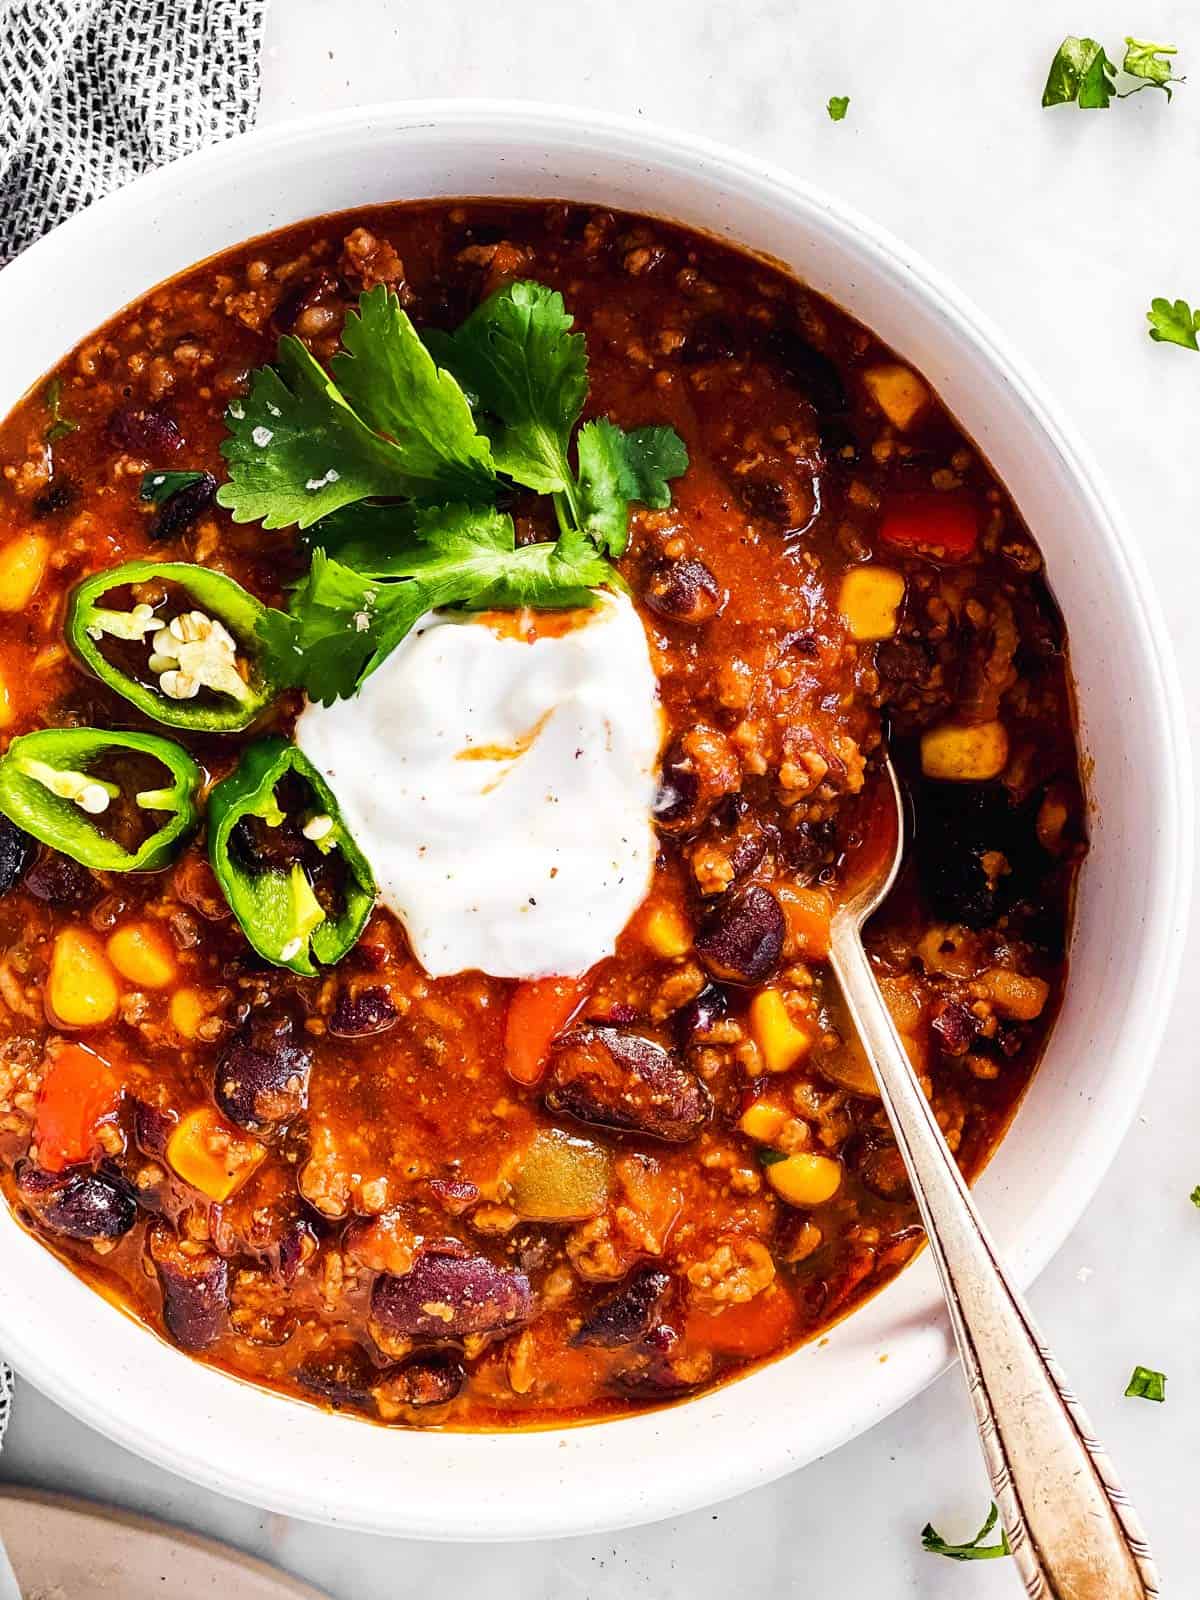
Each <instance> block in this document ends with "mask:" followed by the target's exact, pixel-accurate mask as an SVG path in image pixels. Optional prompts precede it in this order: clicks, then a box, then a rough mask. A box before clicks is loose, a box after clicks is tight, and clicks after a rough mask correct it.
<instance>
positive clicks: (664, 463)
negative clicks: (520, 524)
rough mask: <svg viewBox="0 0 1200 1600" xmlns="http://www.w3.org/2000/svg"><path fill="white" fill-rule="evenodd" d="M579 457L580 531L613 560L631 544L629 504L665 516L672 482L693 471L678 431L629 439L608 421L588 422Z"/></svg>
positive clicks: (654, 430) (650, 431)
mask: <svg viewBox="0 0 1200 1600" xmlns="http://www.w3.org/2000/svg"><path fill="white" fill-rule="evenodd" d="M576 448H577V450H578V453H579V525H580V527H581V528H582V530H583V531H584V532H585V533H586V534H588V535H589V537H590V538H592V539H594V540H595V542H596V544H597V545H598V546H599V547H600V549H601V550H607V551H608V552H609V554H610V555H613V556H620V555H623V554H624V553H625V547H626V545H627V544H628V543H629V502H630V501H631V500H638V501H640V502H641V503H642V505H646V506H650V507H651V508H652V509H653V510H656V511H662V510H665V509H666V507H667V506H669V505H670V504H671V490H670V488H669V486H668V484H669V480H670V479H671V478H678V477H679V476H680V475H681V474H682V473H684V472H686V471H687V465H688V453H687V446H686V445H685V444H684V442H683V440H682V439H681V438H680V437H679V435H678V434H677V433H676V432H675V430H674V428H664V427H648V428H634V429H632V430H631V431H630V432H628V433H626V432H625V430H624V429H623V428H618V427H617V425H616V424H615V423H613V422H610V421H609V420H608V418H607V417H597V418H596V419H595V420H594V421H592V422H585V423H584V425H583V427H582V428H580V430H579V438H578V440H577V443H576Z"/></svg>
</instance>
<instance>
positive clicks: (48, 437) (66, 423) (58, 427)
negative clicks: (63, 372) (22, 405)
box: [42, 378, 79, 444]
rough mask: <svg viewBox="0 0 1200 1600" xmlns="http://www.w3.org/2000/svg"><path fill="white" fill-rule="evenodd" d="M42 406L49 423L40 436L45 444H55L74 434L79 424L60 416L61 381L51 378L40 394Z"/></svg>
mask: <svg viewBox="0 0 1200 1600" xmlns="http://www.w3.org/2000/svg"><path fill="white" fill-rule="evenodd" d="M42 404H43V405H44V406H45V407H46V410H47V411H48V412H49V413H50V421H49V422H48V423H47V425H46V431H45V433H44V434H43V435H42V438H43V440H44V441H45V443H46V444H55V443H57V441H58V440H59V439H65V438H66V436H67V435H68V434H69V433H74V432H75V430H76V428H78V426H79V424H78V423H77V422H72V421H71V419H70V417H64V416H63V414H62V379H61V378H51V379H50V382H49V383H48V384H47V385H46V387H45V390H44V391H43V394H42Z"/></svg>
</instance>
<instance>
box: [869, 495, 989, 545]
mask: <svg viewBox="0 0 1200 1600" xmlns="http://www.w3.org/2000/svg"><path fill="white" fill-rule="evenodd" d="M879 531H880V534H881V536H882V537H883V538H884V539H885V540H886V541H887V542H888V544H895V545H900V546H902V547H903V548H904V549H908V550H912V549H915V548H916V547H918V546H920V547H922V548H923V549H927V550H929V551H931V552H932V553H934V554H937V553H938V552H940V553H941V554H942V555H943V556H945V558H946V560H948V561H961V560H963V559H964V558H965V557H966V556H969V555H970V554H971V552H972V551H973V550H974V548H975V545H976V542H977V541H978V538H979V512H978V511H977V509H976V507H975V504H974V502H973V501H971V500H970V499H968V497H967V496H966V495H962V494H954V493H949V492H948V493H945V494H939V493H938V492H937V491H936V490H930V491H929V492H928V493H924V494H906V495H901V496H899V497H897V498H896V499H895V500H893V501H891V502H890V503H889V505H888V506H887V509H886V510H885V511H884V513H883V522H882V524H881V526H880V530H879Z"/></svg>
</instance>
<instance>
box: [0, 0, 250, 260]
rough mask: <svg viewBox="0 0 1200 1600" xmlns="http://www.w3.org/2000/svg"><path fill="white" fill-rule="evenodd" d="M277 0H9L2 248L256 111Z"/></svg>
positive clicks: (241, 124) (3, 36)
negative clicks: (269, 13)
mask: <svg viewBox="0 0 1200 1600" xmlns="http://www.w3.org/2000/svg"><path fill="white" fill-rule="evenodd" d="M267 3H268V0H0V262H3V261H7V260H8V259H9V258H10V257H12V256H15V255H17V254H18V253H19V252H20V251H21V250H24V249H25V247H26V245H30V244H32V243H33V241H34V240H35V239H36V238H38V237H39V236H40V235H41V234H43V233H45V232H46V231H47V229H49V228H52V227H54V226H55V224H56V223H59V222H62V221H63V220H64V219H65V218H67V217H69V216H70V215H71V213H72V212H74V211H77V210H78V209H79V208H80V206H86V205H88V204H90V202H91V201H93V200H95V199H98V198H99V196H100V195H102V194H107V193H108V191H109V190H110V189H117V188H120V186H121V185H122V184H123V183H128V181H129V180H130V178H134V177H136V176H137V175H138V173H140V172H145V171H147V170H148V169H149V168H150V167H157V166H161V165H162V164H163V163H164V162H167V161H173V160H174V159H175V157H176V156H182V155H186V154H187V153H188V152H189V151H190V150H195V149H198V148H199V147H200V146H201V145H203V144H209V143H212V142H214V141H216V140H219V139H228V138H229V137H230V136H231V135H232V134H235V133H241V132H243V131H244V130H245V129H246V128H248V127H249V126H250V125H251V124H252V123H253V121H254V118H255V115H256V113H257V111H258V87H259V83H258V54H259V44H260V41H261V38H262V25H263V17H264V14H265V12H266V8H267Z"/></svg>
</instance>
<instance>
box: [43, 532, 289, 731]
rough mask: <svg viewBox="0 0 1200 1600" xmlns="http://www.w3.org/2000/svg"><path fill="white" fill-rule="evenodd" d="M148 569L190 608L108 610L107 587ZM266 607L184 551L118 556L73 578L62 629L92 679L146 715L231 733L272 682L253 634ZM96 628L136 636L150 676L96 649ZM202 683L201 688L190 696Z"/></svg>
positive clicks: (244, 723)
mask: <svg viewBox="0 0 1200 1600" xmlns="http://www.w3.org/2000/svg"><path fill="white" fill-rule="evenodd" d="M152 578H160V579H162V580H163V581H164V582H170V583H174V584H177V585H178V586H179V587H180V588H181V589H182V590H183V591H184V592H185V593H186V594H187V596H188V599H189V601H190V602H191V608H190V609H188V610H187V611H184V612H183V613H182V614H175V608H174V607H159V608H158V609H157V610H156V609H155V608H154V607H152V606H149V605H145V604H142V605H136V606H134V607H133V608H132V609H131V610H128V611H118V610H114V609H113V608H111V607H107V606H105V605H104V604H103V601H104V597H105V595H107V594H109V593H111V591H112V590H113V589H119V588H121V587H122V586H123V585H125V584H131V583H145V582H146V581H147V580H148V579H152ZM267 615H268V608H267V607H266V606H264V605H263V604H262V602H261V601H259V600H256V599H255V598H254V596H253V595H252V594H250V593H249V592H248V591H247V590H245V589H243V588H242V586H241V584H240V583H236V582H235V581H234V580H233V579H232V578H228V577H226V576H225V574H224V573H223V572H213V571H212V570H211V569H210V568H208V567H198V566H194V565H193V564H192V563H191V562H188V561H127V562H125V564H124V565H123V566H119V567H111V568H109V570H108V571H107V572H97V573H93V575H92V576H91V577H90V578H85V579H84V581H83V582H82V583H80V584H77V585H76V587H75V588H74V589H73V590H72V591H71V597H70V600H69V601H68V603H67V621H66V633H67V640H68V642H69V643H70V645H71V647H72V649H73V650H74V651H75V653H76V654H77V655H78V656H79V658H80V660H81V661H82V662H83V664H84V665H85V666H86V667H89V668H90V669H91V671H92V672H94V673H95V674H96V676H97V677H98V678H99V679H100V680H101V682H103V683H106V684H108V686H109V688H110V689H115V690H116V691H117V693H118V694H120V695H124V697H125V699H126V700H128V701H129V702H130V703H131V704H132V705H135V706H137V708H138V710H139V711H144V712H145V714H146V715H147V716H148V717H152V718H153V719H154V720H155V721H156V722H165V723H166V724H167V725H168V726H169V727H172V728H194V729H197V730H198V731H205V732H212V733H236V732H237V731H238V730H239V729H241V728H245V727H248V726H249V725H250V723H252V722H253V721H254V719H255V717H257V716H258V714H259V712H260V711H262V709H263V708H264V706H266V705H267V703H268V702H269V701H270V700H271V699H272V697H273V695H274V694H275V692H276V689H277V684H276V682H275V679H274V676H273V674H272V673H271V672H270V670H269V669H268V666H267V661H266V654H265V651H264V648H263V645H262V643H261V638H260V634H259V627H260V624H261V623H262V621H263V619H264V618H265V617H266V616H267ZM106 636H107V637H108V638H111V639H123V640H126V641H134V642H136V643H138V644H143V643H144V645H145V649H146V677H147V678H148V679H149V680H150V682H147V683H142V682H139V681H138V679H137V678H135V677H132V676H131V675H130V674H129V673H128V672H125V671H123V670H122V668H120V667H118V666H116V665H114V663H113V662H111V661H110V660H109V659H108V658H107V657H106V656H105V655H104V653H103V651H102V650H101V644H102V642H103V640H104V639H105V637H106ZM239 658H241V659H243V660H245V662H246V664H247V666H248V668H249V675H248V677H244V676H243V675H242V674H241V673H240V672H239V671H238V669H237V662H238V660H239ZM155 679H157V680H158V681H157V687H152V684H153V681H154V680H155ZM202 690H204V691H207V693H206V697H205V699H204V700H203V701H198V700H197V699H196V696H197V695H198V694H199V693H200V692H201V691H202Z"/></svg>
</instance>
